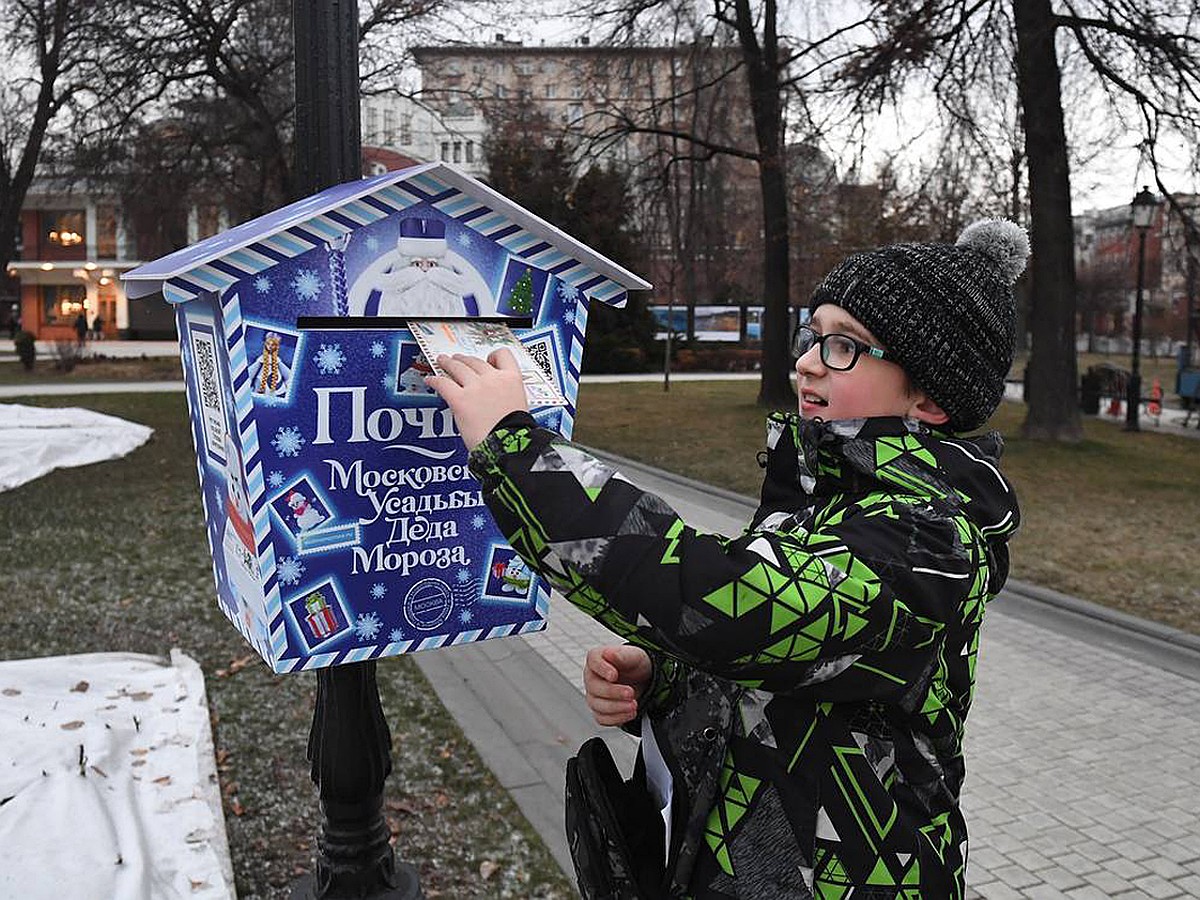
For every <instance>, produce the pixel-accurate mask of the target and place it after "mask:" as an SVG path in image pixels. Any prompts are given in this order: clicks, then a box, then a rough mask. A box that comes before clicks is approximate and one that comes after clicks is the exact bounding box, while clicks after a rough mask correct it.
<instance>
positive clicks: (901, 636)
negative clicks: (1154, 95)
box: [430, 221, 1028, 900]
mask: <svg viewBox="0 0 1200 900" xmlns="http://www.w3.org/2000/svg"><path fill="white" fill-rule="evenodd" d="M1027 255H1028V241H1027V239H1026V237H1025V234H1024V232H1023V231H1022V230H1021V229H1020V228H1019V227H1017V226H1016V225H1013V224H1012V223H1009V222H1003V221H990V222H980V223H975V224H974V225H972V226H970V227H969V228H967V229H966V230H965V231H964V232H963V234H962V236H961V237H960V238H959V241H958V242H957V244H955V245H937V244H923V245H919V244H914V245H898V246H893V247H885V248H882V249H879V250H876V251H872V252H868V253H863V254H858V255H856V256H852V257H850V258H848V259H847V260H845V261H843V262H842V263H841V264H840V265H839V266H838V267H837V268H836V269H834V271H833V272H832V273H830V275H829V276H828V277H827V278H826V279H825V281H824V282H823V283H822V284H821V285H820V286H819V287H818V288H817V291H816V293H815V295H814V297H813V300H812V304H811V309H812V318H811V321H810V323H809V324H807V325H802V326H800V327H799V328H798V329H797V332H796V336H795V339H794V348H793V349H794V350H795V352H796V355H797V356H798V359H797V361H796V375H797V388H798V392H799V395H800V403H799V406H800V408H799V416H798V417H797V416H796V415H795V414H783V413H773V414H771V416H770V417H769V420H768V446H769V448H770V449H769V451H768V459H767V476H766V480H765V482H764V486H763V498H762V499H763V505H762V507H760V509H759V511H758V513H757V514H756V516H755V520H754V522H753V523H752V524H751V526H750V528H749V530H748V531H747V532H746V534H744V535H743V536H741V537H740V538H736V539H734V538H726V537H721V536H719V535H706V534H699V533H698V532H696V531H695V530H693V529H691V528H689V527H688V526H687V525H686V524H685V523H684V522H683V521H682V520H680V519H679V517H678V516H677V515H676V514H675V513H674V512H673V511H672V510H671V509H670V508H669V507H668V506H667V505H666V504H665V503H664V502H663V501H662V500H660V499H658V498H657V497H655V496H653V495H650V494H646V493H644V492H642V491H640V490H638V489H637V488H636V487H634V486H633V485H632V484H630V483H629V482H627V481H625V480H624V479H623V478H621V477H620V476H619V475H618V474H616V473H615V472H613V471H612V469H610V468H609V467H608V466H606V465H604V464H603V463H600V462H598V461H597V460H595V459H594V458H592V457H590V456H589V455H588V454H587V453H586V452H585V451H583V450H581V449H579V448H577V447H575V446H573V445H572V444H570V443H569V442H567V441H565V440H563V439H562V438H560V437H558V436H557V435H555V434H553V433H551V432H549V431H546V430H544V429H541V428H538V427H537V426H536V424H535V423H534V421H533V419H532V417H530V416H529V414H528V413H527V412H525V411H524V410H525V400H524V394H523V391H522V389H521V383H520V376H519V373H518V372H517V369H516V366H515V364H514V363H513V361H512V360H511V358H509V357H506V356H500V355H498V356H497V357H495V358H494V359H493V360H492V363H494V364H492V363H487V362H483V361H482V360H473V359H467V358H465V357H455V358H454V359H447V358H443V359H442V360H440V362H441V364H442V365H443V367H444V368H445V370H446V371H447V373H448V377H438V378H432V379H430V384H431V386H433V387H434V388H435V389H436V390H437V391H438V393H439V394H441V395H442V397H443V398H444V399H445V400H446V402H447V403H448V404H449V406H450V408H451V410H452V411H453V413H454V416H455V419H456V421H457V422H458V425H459V429H460V431H461V433H462V436H463V440H464V441H465V442H466V444H467V446H468V447H469V448H471V454H470V460H471V469H472V472H473V473H474V474H475V476H476V477H477V478H478V479H479V480H480V482H481V483H482V485H483V490H484V497H485V499H486V501H487V504H488V507H489V508H490V509H491V511H492V513H493V515H494V516H495V518H496V521H497V523H498V524H499V525H500V527H501V529H502V530H503V532H504V533H505V534H506V535H507V536H508V537H509V540H510V541H511V543H512V545H513V546H514V547H515V548H516V549H517V551H518V552H519V553H520V554H521V556H522V557H523V558H524V559H525V560H526V562H528V563H529V565H530V566H531V567H532V568H533V569H534V570H535V571H537V572H538V573H540V574H542V575H543V576H545V577H546V578H547V579H548V580H549V581H550V583H551V584H552V585H553V586H554V587H555V588H556V589H557V590H558V591H559V592H560V593H562V594H563V595H564V596H565V597H566V598H567V599H568V600H570V601H571V602H572V603H574V604H575V605H576V606H578V607H580V608H581V609H583V610H584V611H585V612H587V613H588V614H589V615H591V616H593V617H594V618H596V619H598V620H599V621H600V622H602V623H604V624H605V625H606V626H607V627H608V628H609V629H611V630H612V631H614V632H616V633H617V634H619V635H621V636H622V637H624V638H625V639H626V640H627V641H628V642H629V643H628V644H627V645H626V646H624V647H608V648H600V649H597V650H593V651H592V652H591V653H589V654H588V659H587V663H586V673H585V686H586V690H587V697H588V703H589V706H590V707H591V708H592V710H593V713H594V715H595V716H596V719H597V721H599V722H600V723H601V724H623V723H627V722H630V721H631V720H632V719H634V718H635V717H636V716H638V715H639V714H640V715H641V716H642V717H643V719H642V723H643V724H644V723H645V722H647V721H648V722H649V723H650V725H651V727H652V730H653V734H654V738H655V743H656V744H657V746H658V748H659V749H660V750H661V753H662V756H663V758H664V760H665V762H666V765H667V767H668V768H669V770H670V772H671V776H672V781H673V790H674V795H675V799H674V801H673V805H672V841H671V846H670V848H669V854H668V859H667V867H666V873H665V875H664V878H663V882H662V886H661V887H662V889H661V894H662V895H664V896H665V895H670V896H693V897H703V898H808V897H814V896H816V897H845V896H848V895H850V896H853V897H856V898H857V897H871V898H883V897H887V898H892V897H903V898H914V900H915V898H922V900H940V898H961V897H962V896H963V893H964V871H965V867H966V828H965V825H964V822H963V819H962V815H961V813H960V811H959V806H958V797H959V791H960V788H961V786H962V780H963V775H964V767H963V759H962V737H963V726H964V720H965V717H966V714H967V711H968V709H969V707H970V703H971V696H972V692H973V684H974V666H975V658H976V651H977V648H978V639H979V625H980V622H981V620H982V617H983V611H984V607H985V605H986V603H987V601H988V600H989V599H990V598H991V597H992V596H993V595H995V593H996V592H997V591H999V589H1000V587H1001V586H1002V585H1003V583H1004V581H1005V579H1006V577H1007V573H1008V553H1007V548H1006V542H1007V539H1008V537H1009V536H1010V535H1011V534H1012V533H1013V532H1014V531H1015V529H1016V526H1017V522H1018V509H1017V504H1016V499H1015V497H1014V495H1013V492H1012V489H1011V487H1010V486H1009V485H1008V483H1007V482H1006V481H1005V479H1004V478H1003V477H1002V476H1001V475H1000V473H999V471H998V469H997V468H996V465H995V461H996V459H997V458H998V456H999V451H1000V446H1001V443H1000V439H999V436H998V435H996V434H989V435H985V436H983V437H979V438H972V439H966V438H955V437H953V436H952V435H954V434H956V433H960V432H964V431H970V430H973V429H976V428H978V427H979V426H980V425H981V424H983V422H984V421H986V419H987V418H988V416H990V415H991V413H992V411H993V410H994V409H995V407H996V406H997V405H998V404H999V402H1000V399H1001V397H1002V396H1003V391H1004V377H1005V375H1006V374H1007V372H1008V368H1009V366H1010V365H1011V362H1012V354H1013V338H1014V318H1015V317H1014V304H1013V296H1012V287H1013V283H1014V282H1015V281H1016V278H1017V276H1018V275H1019V274H1020V273H1021V271H1022V270H1023V269H1024V265H1025V258H1026V256H1027Z"/></svg>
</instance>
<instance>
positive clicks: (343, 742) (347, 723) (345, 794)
mask: <svg viewBox="0 0 1200 900" xmlns="http://www.w3.org/2000/svg"><path fill="white" fill-rule="evenodd" d="M308 757H309V760H310V761H311V762H312V779H313V782H314V783H315V784H316V785H317V787H318V789H319V790H320V793H321V820H322V821H321V833H320V834H319V835H318V836H317V859H316V867H315V871H314V874H312V875H308V876H305V877H304V878H303V879H301V880H300V881H298V882H297V883H296V884H295V885H294V886H293V888H292V900H343V898H346V900H349V898H355V900H375V898H379V900H420V898H421V886H420V882H419V881H418V878H417V871H416V869H414V868H413V867H412V866H408V865H402V864H397V862H396V857H395V854H394V853H393V852H392V847H391V844H390V843H389V842H388V839H389V837H390V833H389V831H388V827H387V823H386V822H385V821H384V818H383V784H384V781H385V780H386V779H387V776H388V774H389V773H390V772H391V771H392V757H391V735H390V734H389V732H388V727H387V722H386V720H385V719H384V717H383V708H382V706H381V705H380V703H379V686H378V684H377V682H376V680H375V662H374V660H371V661H370V662H362V663H352V664H350V665H345V666H335V667H334V668H331V669H319V670H317V700H316V705H315V708H314V710H313V723H312V730H311V731H310V732H309V736H308Z"/></svg>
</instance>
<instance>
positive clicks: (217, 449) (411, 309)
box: [124, 163, 650, 672]
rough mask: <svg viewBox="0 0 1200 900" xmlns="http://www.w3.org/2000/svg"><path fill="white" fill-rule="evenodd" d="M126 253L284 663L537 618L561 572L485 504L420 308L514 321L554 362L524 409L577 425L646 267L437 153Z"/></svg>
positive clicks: (237, 614) (236, 558)
mask: <svg viewBox="0 0 1200 900" xmlns="http://www.w3.org/2000/svg"><path fill="white" fill-rule="evenodd" d="M124 277H125V279H126V286H127V291H128V294H129V296H130V297H131V298H135V297H139V296H147V295H150V294H153V293H154V292H156V291H159V290H161V291H162V293H163V295H164V297H165V298H166V299H167V300H168V301H169V302H170V303H172V304H174V305H175V311H176V325H177V328H178V331H179V339H180V352H181V357H182V362H183V369H184V375H185V378H186V381H187V398H188V408H189V413H190V416H191V421H192V430H193V438H194V441H195V447H196V455H197V469H198V473H199V477H200V485H201V497H202V502H203V506H204V514H205V523H206V527H207V532H208V540H209V546H210V548H211V549H212V556H213V571H214V576H215V580H216V585H217V596H218V602H219V604H220V606H221V609H222V610H223V611H224V612H225V614H226V615H227V616H228V617H229V619H230V620H231V621H232V622H233V623H234V625H235V626H237V627H238V629H239V630H240V631H241V632H242V633H243V634H244V635H245V637H246V639H247V640H248V641H249V642H250V643H251V644H252V645H253V646H254V647H255V648H256V650H257V651H258V652H259V653H260V654H261V655H262V657H263V658H264V659H265V660H266V661H267V662H268V663H269V664H270V665H271V666H272V668H273V669H274V670H275V671H277V672H287V671H292V670H297V669H308V668H316V667H321V666H330V665H337V664H339V663H344V662H355V661H359V660H363V659H371V658H375V657H381V656H391V655H398V654H402V653H408V652H412V651H416V650H423V649H430V648H435V647H442V646H448V645H452V644H458V643H465V642H469V641H478V640H486V639H489V638H498V637H504V636H507V635H511V634H520V633H523V632H527V631H535V630H539V629H541V628H544V627H545V626H546V613H547V609H548V604H549V593H548V588H547V586H546V585H545V583H544V582H542V581H541V580H540V579H538V578H536V577H535V576H533V575H532V573H530V572H529V570H528V569H527V568H525V567H524V565H523V564H522V563H521V562H520V559H519V557H517V556H516V554H515V553H514V552H513V551H512V550H511V548H509V547H508V545H507V544H506V543H505V541H504V538H503V536H502V535H501V534H500V533H499V531H498V530H497V528H496V526H495V523H494V522H493V521H492V518H491V515H490V514H489V513H488V510H487V508H486V507H485V506H484V505H483V502H482V498H481V495H480V491H479V485H478V484H477V483H476V482H475V481H474V479H473V478H472V477H471V475H470V473H469V471H468V470H467V458H466V450H465V449H464V447H463V446H462V442H461V440H460V439H459V438H458V435H457V431H456V430H455V425H454V421H453V418H452V417H451V416H450V413H449V410H448V409H447V408H446V407H445V405H444V404H443V403H442V402H441V400H440V399H439V398H438V397H437V396H436V394H433V393H431V392H429V391H428V390H427V389H426V388H425V386H424V376H425V375H426V374H428V373H429V371H430V370H431V369H430V363H431V360H432V359H434V358H433V357H430V358H428V359H427V358H426V356H425V355H423V354H422V350H421V347H420V346H419V345H418V340H417V335H415V334H414V331H413V330H412V329H413V328H414V327H416V326H417V324H419V323H421V322H430V321H446V320H452V322H459V323H462V322H464V321H465V322H468V323H469V322H477V323H490V324H488V325H487V328H488V329H490V328H492V327H493V325H494V326H495V327H496V328H501V327H502V326H503V327H506V328H507V329H511V332H512V334H514V335H515V336H516V337H517V338H518V339H519V341H520V344H521V345H522V346H523V348H524V350H525V351H528V354H529V357H530V360H532V362H528V361H527V362H528V364H529V365H530V367H531V370H532V371H531V374H532V375H536V376H537V377H536V378H531V379H530V381H531V382H535V381H538V380H539V379H541V380H542V381H543V384H542V385H541V392H540V393H535V392H534V390H533V388H532V387H530V388H529V394H530V396H531V397H533V398H534V400H533V413H534V415H535V416H536V417H537V418H538V420H539V421H540V422H542V423H543V424H544V425H546V426H547V427H550V428H553V429H556V430H557V431H559V432H560V433H561V434H562V435H563V436H564V437H568V438H569V437H570V436H571V431H572V427H573V424H574V415H575V401H576V398H577V395H578V390H579V372H580V367H581V365H582V361H583V352H584V335H585V332H586V327H587V318H588V309H589V307H590V305H591V304H592V303H607V304H611V305H614V306H621V305H623V304H624V303H625V300H626V296H627V292H628V291H630V290H641V289H648V288H649V287H650V285H649V284H647V283H646V282H645V281H643V280H642V279H640V278H638V277H637V276H636V275H634V274H632V273H630V272H628V271H627V270H625V269H623V268H622V267H620V266H619V265H617V264H615V263H613V262H612V261H610V260H608V259H606V258H605V257H603V256H601V255H599V254H597V253H595V252H594V251H592V250H590V249H589V248H588V247H586V246H585V245H583V244H581V243H579V242H578V241H575V240H574V239H573V238H571V237H569V236H568V235H566V234H564V233H563V232H561V231H559V230H558V229H556V228H555V227H554V226H552V225H550V224H549V223H547V222H545V221H543V220H541V219H539V218H537V217H536V216H534V215H533V214H531V213H529V212H528V211H527V210H525V209H523V208H522V207H520V206H518V205H517V204H514V203H512V202H511V201H509V200H507V199H505V198H504V197H503V196H501V195H499V194H497V193H496V192H495V191H493V190H491V189H490V188H488V187H487V186H486V185H484V184H482V183H480V182H478V181H476V180H474V179H472V178H471V177H469V176H467V175H466V174H464V173H462V172H460V171H459V170H457V169H455V168H454V167H452V166H449V165H446V164H444V163H430V164H427V165H421V166H415V167H413V168H410V169H404V170H401V171H396V172H389V173H386V174H384V175H379V176H375V177H372V178H366V179H362V180H360V181H355V182H349V183H347V184H342V185H338V186H336V187H332V188H329V189H328V190H325V191H322V192H320V193H319V194H315V195H313V196H311V197H308V198H306V199H304V200H301V201H298V202H296V203H293V204H290V205H289V206H286V207H283V208H281V209H278V210H275V211H274V212H271V213H268V214H267V215H265V216H261V217H259V218H258V219H254V220H252V221H249V222H246V223H243V224H241V225H238V226H236V227H235V228H232V229H230V230H229V231H226V232H224V233H222V234H219V235H216V236H214V237H211V238H209V239H207V240H205V241H201V242H200V243H198V244H195V245H194V246H192V247H188V248H185V249H183V250H180V251H177V252H176V253H172V254H170V255H169V256H166V257H163V258H162V259H159V260H156V261H154V262H152V263H148V264H146V265H144V266H142V267H141V268H139V269H135V270H134V271H132V272H129V273H126V275H125V276H124ZM410 323H412V324H411V326H410ZM451 324H452V323H451ZM447 327H448V328H449V327H450V325H448V326H447ZM455 327H456V328H467V329H471V328H476V327H477V326H476V325H470V324H464V325H458V326H455ZM451 330H453V329H451ZM485 330H487V329H485ZM426 337H427V336H426ZM422 339H423V340H425V339H426V338H422ZM426 346H428V344H427V345H426ZM518 349H521V348H518ZM543 374H544V376H545V377H544V378H543ZM551 396H554V397H555V398H556V399H555V400H554V401H552V400H551V399H550V398H551ZM563 400H565V401H566V402H565V405H564V404H562V402H561V401H563Z"/></svg>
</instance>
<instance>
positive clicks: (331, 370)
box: [313, 344, 346, 375]
mask: <svg viewBox="0 0 1200 900" xmlns="http://www.w3.org/2000/svg"><path fill="white" fill-rule="evenodd" d="M313 362H315V363H316V364H317V368H318V369H320V370H321V374H322V375H340V374H341V373H342V366H344V365H345V364H346V354H345V353H343V352H342V345H341V344H322V345H321V349H320V350H318V351H317V355H316V356H314V357H313Z"/></svg>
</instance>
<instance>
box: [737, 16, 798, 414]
mask: <svg viewBox="0 0 1200 900" xmlns="http://www.w3.org/2000/svg"><path fill="white" fill-rule="evenodd" d="M734 9H735V10H736V13H737V32H738V40H739V42H740V44H741V47H742V58H743V60H744V61H745V64H746V74H747V78H748V79H749V88H750V90H749V93H750V109H751V112H752V114H753V116H754V135H755V138H756V139H757V141H758V152H759V162H758V181H759V185H760V186H761V189H762V206H763V241H764V243H765V245H766V246H765V252H764V254H763V263H764V268H763V307H764V308H763V321H762V382H761V383H760V386H759V389H758V404H759V405H760V406H768V407H774V408H779V407H795V405H796V392H795V391H794V390H792V383H791V380H790V379H789V375H790V374H791V370H792V361H791V354H790V353H789V352H788V338H789V335H788V333H787V327H788V290H789V285H790V277H789V272H788V264H789V260H788V237H789V236H788V214H787V213H788V210H787V174H786V173H787V169H786V166H785V159H784V144H783V101H782V97H781V92H780V87H779V76H780V63H779V36H778V33H777V31H776V25H777V21H776V20H777V16H778V10H777V9H776V5H775V0H766V3H765V4H764V5H763V14H762V28H763V40H762V43H761V44H759V42H758V37H757V35H756V33H755V30H754V16H753V15H752V13H751V10H750V3H749V0H736V3H735V4H734Z"/></svg>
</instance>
